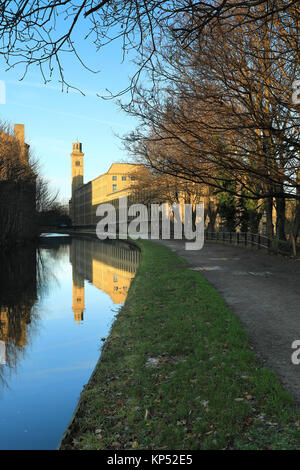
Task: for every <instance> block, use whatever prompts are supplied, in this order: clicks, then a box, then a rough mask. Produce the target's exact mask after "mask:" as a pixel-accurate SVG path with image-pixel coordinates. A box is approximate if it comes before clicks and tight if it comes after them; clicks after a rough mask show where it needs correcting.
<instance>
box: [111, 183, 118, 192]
mask: <svg viewBox="0 0 300 470" xmlns="http://www.w3.org/2000/svg"><path fill="white" fill-rule="evenodd" d="M112 190H113V192H115V191H117V185H116V184H113V185H112Z"/></svg>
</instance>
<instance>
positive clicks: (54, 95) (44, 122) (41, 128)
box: [0, 36, 137, 202]
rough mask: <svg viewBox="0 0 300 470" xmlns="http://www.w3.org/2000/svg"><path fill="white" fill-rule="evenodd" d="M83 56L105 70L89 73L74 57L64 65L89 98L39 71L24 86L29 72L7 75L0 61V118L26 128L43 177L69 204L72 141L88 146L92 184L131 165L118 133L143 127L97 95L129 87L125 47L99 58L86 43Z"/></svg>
mask: <svg viewBox="0 0 300 470" xmlns="http://www.w3.org/2000/svg"><path fill="white" fill-rule="evenodd" d="M78 37H79V36H78ZM80 52H81V57H82V58H83V59H84V60H85V62H86V63H87V65H89V66H91V67H92V68H94V69H98V70H100V72H99V73H97V74H93V73H91V72H89V71H87V70H85V69H83V68H82V66H81V65H80V64H79V63H78V61H77V60H75V58H74V57H73V56H71V55H70V54H66V55H65V57H64V59H63V65H64V70H65V76H66V79H67V80H68V81H69V82H70V83H71V84H72V85H74V86H76V87H78V88H80V89H81V90H82V91H84V92H86V96H82V95H81V94H80V93H79V92H76V91H72V90H69V92H68V93H67V92H66V90H65V92H63V93H62V92H61V85H60V83H59V82H58V81H57V80H55V79H53V80H52V81H51V83H49V84H47V85H44V83H43V78H42V76H41V74H40V73H39V71H38V69H37V68H36V67H35V68H31V69H30V70H29V72H28V74H27V75H26V77H25V78H24V79H23V80H22V81H20V78H21V77H22V72H23V67H22V66H18V67H16V68H15V69H13V70H10V71H6V72H5V71H4V70H5V64H4V62H3V60H2V59H1V60H0V64H1V69H0V70H1V72H0V80H3V81H4V82H5V86H6V103H5V104H0V119H1V121H9V122H10V123H11V124H14V123H20V124H21V123H22V124H25V134H26V141H27V143H29V144H30V146H31V149H32V150H33V152H34V154H35V156H36V157H37V158H38V160H39V161H40V163H41V170H42V174H43V175H44V176H45V177H46V178H47V179H48V180H49V181H50V182H51V187H53V188H57V189H59V190H60V199H61V200H63V201H64V202H65V201H67V200H68V199H69V197H70V187H71V180H70V171H71V162H70V160H71V159H70V153H71V151H72V142H75V141H76V139H77V138H78V140H79V141H80V142H82V144H83V152H84V153H85V157H84V165H85V175H84V179H85V182H87V181H89V180H90V179H93V178H95V177H96V176H98V175H99V174H101V173H104V172H106V171H107V170H108V168H109V166H110V164H111V163H113V162H117V161H126V160H128V158H129V157H128V156H127V154H126V153H125V151H124V150H122V145H121V142H120V140H119V139H118V138H117V137H116V136H115V135H114V134H115V133H117V134H120V135H122V134H124V133H127V132H129V131H130V130H132V129H134V127H135V125H136V124H137V123H136V121H134V120H133V119H132V118H130V117H129V116H127V115H125V114H124V113H123V112H121V111H120V110H119V109H118V107H117V105H116V102H115V101H113V100H103V99H101V98H98V97H97V96H96V93H99V94H100V95H103V94H107V93H106V92H105V89H107V88H108V89H109V90H111V91H112V92H118V91H120V90H122V89H124V88H126V87H127V86H128V84H129V79H128V77H129V76H130V75H131V73H132V71H133V70H134V66H133V64H132V63H131V62H130V61H129V60H126V61H125V62H124V63H122V50H121V45H120V43H117V42H116V43H113V44H110V45H109V46H106V47H105V48H104V49H103V51H102V52H98V53H97V52H96V51H95V49H94V48H93V46H92V45H91V43H90V42H88V41H87V42H81V43H80ZM124 99H126V96H125V98H124Z"/></svg>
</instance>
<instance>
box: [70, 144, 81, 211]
mask: <svg viewBox="0 0 300 470" xmlns="http://www.w3.org/2000/svg"><path fill="white" fill-rule="evenodd" d="M72 145H73V152H72V153H71V166H72V214H71V216H72V217H71V218H72V220H75V218H74V215H75V213H74V212H75V190H76V189H77V188H78V187H79V186H81V185H83V157H84V153H82V144H81V143H80V142H78V141H77V142H75V143H73V144H72Z"/></svg>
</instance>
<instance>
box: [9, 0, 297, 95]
mask: <svg viewBox="0 0 300 470" xmlns="http://www.w3.org/2000/svg"><path fill="white" fill-rule="evenodd" d="M297 4H298V1H297V0H290V1H288V0H262V1H258V0H247V1H246V0H212V1H210V0H204V1H193V0H171V1H169V0H150V1H146V0H142V1H136V0H129V1H127V0H126V1H125V0H103V1H100V0H81V1H80V0H78V1H76V0H71V1H66V0H51V1H50V2H43V1H38V0H31V1H28V0H21V1H11V0H6V1H3V2H1V6H0V10H1V25H0V39H1V44H2V46H1V47H0V54H1V55H2V56H3V57H4V59H5V61H6V62H7V65H8V67H14V66H15V65H16V64H20V63H22V64H24V73H26V72H27V69H28V67H30V66H31V65H35V66H38V67H39V68H40V71H41V73H42V76H43V78H44V80H45V81H47V80H49V79H51V77H52V76H53V73H54V72H55V71H58V73H59V76H60V80H61V83H62V85H67V87H68V86H70V84H69V83H68V82H67V80H66V78H65V73H64V67H63V60H62V57H63V55H64V54H65V53H66V52H71V53H72V54H74V55H75V56H76V57H77V58H78V60H79V62H80V63H81V64H82V65H83V66H85V67H87V66H86V65H85V64H84V61H83V60H82V58H81V57H80V56H79V53H78V51H77V45H78V42H79V41H80V40H82V39H85V40H87V41H90V42H91V43H92V44H93V45H94V46H95V50H96V51H98V50H100V49H102V48H103V47H104V46H105V45H107V44H108V43H110V42H112V41H114V40H121V41H122V53H123V57H125V55H126V53H127V52H128V51H135V52H136V53H137V55H138V61H137V62H138V67H137V69H136V73H135V75H134V76H133V77H132V79H131V82H130V84H129V86H128V88H127V89H125V90H122V91H121V93H124V92H126V91H127V90H128V89H131V90H133V89H134V88H135V86H136V84H137V82H138V80H139V77H140V74H141V71H142V70H143V68H144V66H145V65H148V66H149V65H151V64H152V61H153V58H154V56H155V53H156V51H157V49H158V43H159V37H160V34H161V32H162V31H163V32H166V31H168V30H170V29H171V30H172V33H173V34H174V35H175V36H176V38H177V39H178V40H179V41H181V43H182V44H183V46H186V45H187V44H189V45H190V44H191V43H192V42H194V41H195V40H198V39H199V37H200V36H201V34H202V32H203V29H204V28H208V27H209V28H211V29H214V28H215V26H216V25H219V24H222V23H224V22H226V23H227V24H232V28H234V27H235V25H236V24H237V20H238V23H239V24H244V25H247V24H251V23H254V24H255V23H256V22H257V21H259V22H260V24H261V22H268V21H272V20H273V19H274V18H275V17H276V15H278V14H284V13H285V12H286V11H288V10H289V9H290V8H291V7H293V6H297ZM258 5H260V6H262V8H261V9H258V8H257V6H258ZM182 18H186V21H185V22H183V21H179V19H182ZM79 30H80V31H79ZM81 31H83V32H84V33H83V34H82V33H81ZM77 32H78V35H77V36H76V34H77ZM87 68H88V67H87Z"/></svg>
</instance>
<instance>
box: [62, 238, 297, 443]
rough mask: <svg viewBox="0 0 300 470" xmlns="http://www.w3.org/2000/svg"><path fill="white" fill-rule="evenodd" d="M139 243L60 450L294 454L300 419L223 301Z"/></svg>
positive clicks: (167, 253)
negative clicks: (127, 284)
mask: <svg viewBox="0 0 300 470" xmlns="http://www.w3.org/2000/svg"><path fill="white" fill-rule="evenodd" d="M138 244H139V245H140V246H141V249H142V261H141V264H140V266H139V268H138V272H137V275H136V277H135V279H134V281H133V283H132V285H131V288H130V291H129V294H128V297H127V300H126V303H125V305H124V306H123V308H122V309H121V311H120V313H119V314H118V316H117V318H116V321H115V323H114V325H113V327H112V330H111V333H110V336H109V337H108V339H107V341H106V343H105V345H104V348H103V352H102V356H101V359H100V360H99V362H98V365H97V366H96V369H95V371H94V374H93V376H92V378H91V380H90V382H89V384H88V385H87V386H86V387H85V389H84V391H83V392H82V394H81V400H80V406H79V410H78V412H77V414H76V419H75V421H74V424H73V426H72V428H71V435H70V436H69V437H68V438H66V439H65V441H64V442H63V445H62V448H65V449H68V448H73V449H156V450H158V449H186V450H193V449H299V448H300V425H299V421H300V414H299V410H298V409H297V408H296V406H295V404H294V402H293V399H292V398H291V396H290V395H289V394H288V393H287V392H286V391H284V390H283V388H282V387H281V385H280V384H279V382H278V380H277V379H276V377H275V375H274V373H273V372H271V371H269V370H267V369H264V368H262V367H261V366H260V365H259V364H258V361H257V359H256V357H255V355H254V354H253V352H252V351H251V349H250V347H249V342H248V337H247V334H246V333H245V331H244V330H243V328H242V327H241V325H240V323H239V321H238V320H237V318H236V316H235V314H234V313H233V312H232V311H231V310H230V309H229V308H228V307H227V306H226V303H225V301H224V300H223V299H222V298H221V297H220V295H219V294H218V293H217V292H216V291H215V290H214V289H213V287H212V286H211V285H210V284H209V283H208V282H207V281H206V280H205V279H204V278H203V277H202V276H201V275H199V273H196V272H194V271H192V270H190V269H188V267H187V265H186V262H185V261H184V260H183V259H182V258H180V257H178V256H177V255H176V254H174V253H173V252H171V250H169V249H168V248H166V247H163V246H162V245H159V244H155V243H151V242H148V241H139V242H138ZM149 358H155V359H158V360H159V362H158V364H156V365H152V366H146V363H147V361H148V359H149Z"/></svg>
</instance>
